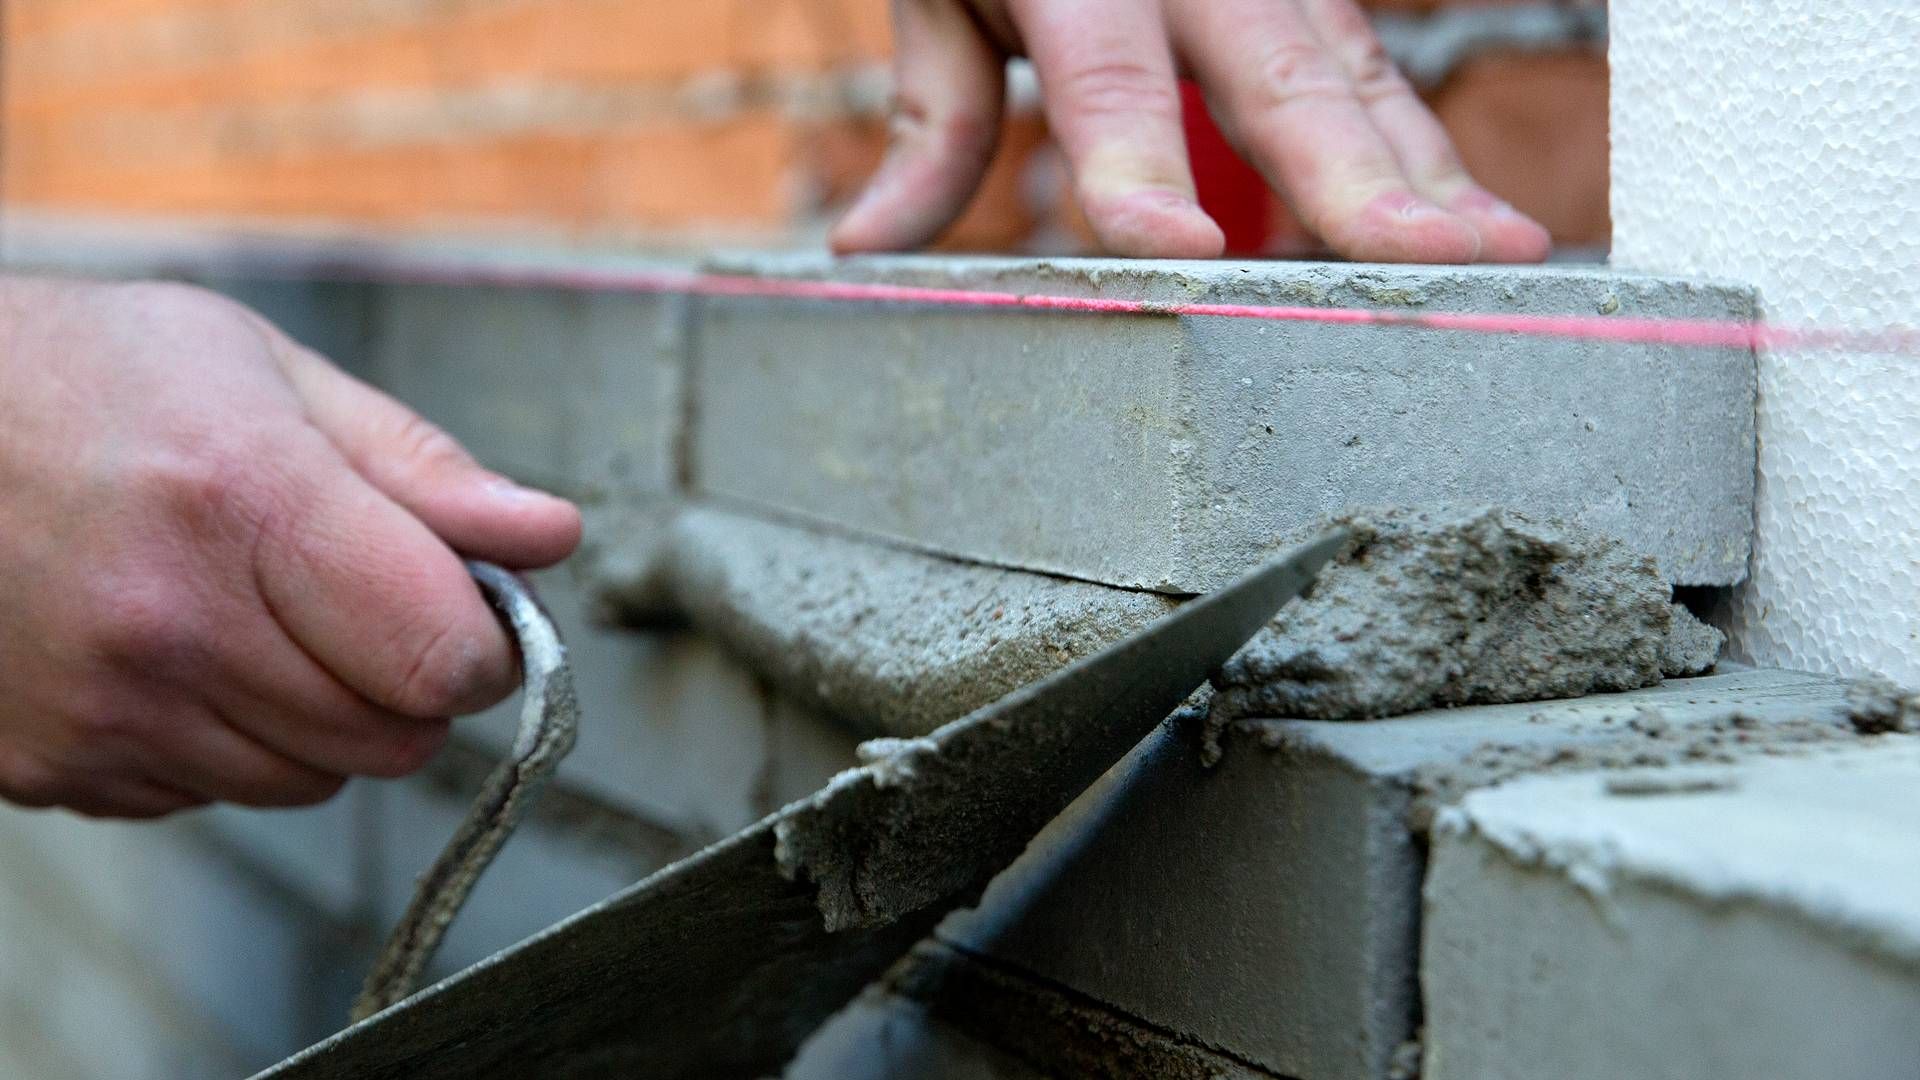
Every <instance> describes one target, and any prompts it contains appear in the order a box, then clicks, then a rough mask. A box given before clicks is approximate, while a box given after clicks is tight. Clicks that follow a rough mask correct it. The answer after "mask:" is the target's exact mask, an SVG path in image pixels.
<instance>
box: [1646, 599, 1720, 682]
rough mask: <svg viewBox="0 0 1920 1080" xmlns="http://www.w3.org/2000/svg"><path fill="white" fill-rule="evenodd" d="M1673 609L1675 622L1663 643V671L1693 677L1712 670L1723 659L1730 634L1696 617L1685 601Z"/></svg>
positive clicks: (1663, 673) (1661, 671) (1665, 673)
mask: <svg viewBox="0 0 1920 1080" xmlns="http://www.w3.org/2000/svg"><path fill="white" fill-rule="evenodd" d="M1672 610H1673V624H1672V626H1671V628H1670V629H1668V631H1667V636H1666V639H1665V640H1664V641H1662V642H1661V643H1660V674H1662V675H1664V676H1666V677H1667V678H1669V679H1690V678H1693V677H1694V676H1696V675H1705V674H1706V673H1708V672H1710V671H1712V670H1713V668H1714V665H1716V664H1718V663H1719V662H1720V650H1721V649H1723V648H1725V647H1726V644H1727V635H1725V634H1723V633H1721V632H1720V631H1719V630H1718V629H1716V628H1715V627H1712V626H1709V625H1707V624H1706V623H1704V622H1701V621H1700V620H1699V619H1697V618H1695V617H1694V614H1693V612H1691V611H1688V610H1687V609H1686V608H1685V607H1684V606H1683V605H1680V604H1674V605H1673V607H1672Z"/></svg>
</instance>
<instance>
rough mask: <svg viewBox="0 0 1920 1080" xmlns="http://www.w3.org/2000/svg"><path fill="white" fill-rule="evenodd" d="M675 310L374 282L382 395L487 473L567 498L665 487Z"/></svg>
mask: <svg viewBox="0 0 1920 1080" xmlns="http://www.w3.org/2000/svg"><path fill="white" fill-rule="evenodd" d="M681 303H682V302H681V301H680V300H678V299H676V298H672V297H657V296H631V295H620V294H614V293H592V292H580V291H577V290H559V289H529V288H511V287H491V286H481V285H460V286H454V285H406V284H399V285H387V286H384V287H382V289H381V299H380V302H379V306H378V312H377V316H376V319H375V327H374V330H373V332H372V334H373V344H372V346H371V349H372V354H373V357H374V360H373V370H374V372H375V374H376V376H377V378H378V379H379V380H380V381H381V383H382V384H383V386H384V388H385V389H387V390H388V391H390V392H391V393H393V394H394V395H396V396H398V397H400V398H401V399H402V400H404V401H406V402H407V403H408V404H410V405H412V406H413V407H414V408H416V409H418V410H420V411H421V412H422V413H424V414H425V415H426V416H427V417H428V419H431V420H433V421H435V422H437V423H439V424H440V425H441V426H443V427H445V428H446V429H447V430H448V431H449V432H450V433H451V434H452V435H453V436H454V437H455V438H458V439H459V440H460V441H461V442H462V443H464V444H465V445H466V446H467V448H468V449H470V450H472V451H473V452H474V454H475V455H476V456H478V457H479V458H480V459H481V460H482V461H484V462H486V463H487V464H488V465H490V466H492V467H494V468H496V469H499V470H501V471H503V472H506V473H508V474H509V475H512V476H514V477H516V478H517V479H520V480H523V481H525V482H528V483H534V484H541V485H545V486H547V487H550V488H553V489H555V490H558V491H561V492H563V493H566V494H570V495H576V496H579V495H600V494H605V493H608V492H622V493H645V492H658V491H663V490H666V489H668V488H670V487H671V486H672V485H673V483H674V479H675V472H676V467H675V465H674V453H675V441H676V439H677V437H678V432H679V424H680V414H681V411H682V402H681V396H680V395H681V388H682V384H681V374H682V363H681V360H682V356H683V350H682V349H681V348H680V345H681V341H680V338H681V330H682V327H683V325H684V324H683V321H682V318H681Z"/></svg>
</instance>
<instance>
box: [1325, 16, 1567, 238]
mask: <svg viewBox="0 0 1920 1080" xmlns="http://www.w3.org/2000/svg"><path fill="white" fill-rule="evenodd" d="M1299 3H1300V9H1301V11H1302V12H1303V13H1304V14H1305V16H1306V20H1307V22H1308V23H1309V24H1310V25H1311V26H1312V28H1313V31H1314V33H1315V34H1316V36H1318V37H1319V39H1320V40H1321V41H1322V42H1323V43H1324V44H1325V47H1326V48H1327V50H1328V51H1329V52H1330V53H1331V54H1332V55H1333V56H1334V57H1335V59H1336V60H1338V62H1339V63H1340V66H1341V69H1342V71H1344V72H1345V74H1346V76H1347V80H1348V82H1349V83H1350V84H1351V85H1352V87H1353V89H1354V96H1355V98H1356V99H1357V100H1359V101H1360V102H1361V104H1362V105H1363V106H1364V107H1365V109H1366V111H1367V116H1368V118H1369V119H1370V120H1371V121H1372V122H1373V126H1374V128H1375V129H1376V130H1378V131H1379V132H1380V134H1381V136H1382V137H1383V138H1384V139H1385V140H1386V142H1387V144H1388V145H1389V146H1391V147H1392V149H1393V153H1394V156H1395V158H1396V159H1397V160H1398V161H1399V163H1400V167H1401V170H1402V172H1403V173H1404V174H1405V176H1406V177H1407V179H1408V181H1409V182H1410V183H1411V185H1412V187H1413V189H1414V191H1415V192H1417V193H1418V194H1420V195H1421V196H1423V197H1424V198H1426V199H1427V200H1429V201H1430V202H1432V203H1434V204H1435V205H1437V206H1440V207H1442V208H1444V209H1446V210H1448V211H1451V212H1452V213H1454V214H1457V215H1458V216H1460V217H1461V218H1463V219H1464V220H1466V222H1467V223H1468V224H1470V225H1472V226H1473V228H1474V230H1475V231H1476V232H1477V233H1479V236H1480V252H1479V258H1480V259H1481V260H1482V261H1486V262H1539V261H1540V260H1541V259H1544V258H1546V256H1547V251H1548V249H1549V248H1550V247H1551V246H1552V240H1551V238H1550V237H1549V236H1548V235H1547V231H1546V230H1545V229H1543V228H1541V227H1540V225H1539V224H1538V223H1536V222H1534V221H1533V220H1532V219H1531V218H1528V217H1527V216H1526V215H1524V214H1522V213H1520V212H1519V211H1517V210H1515V209H1513V208H1512V207H1511V206H1508V205H1507V204H1506V203H1504V202H1502V201H1501V200H1500V199H1498V198H1496V197H1495V196H1494V195H1493V194H1492V193H1491V192H1489V191H1487V190H1486V189H1485V188H1482V187H1481V186H1480V185H1478V184H1476V183H1474V181H1473V178H1472V177H1471V176H1469V175H1467V170H1466V167H1465V166H1463V165H1462V164H1461V163H1460V157H1459V155H1458V154H1457V153H1455V151H1454V148H1453V141H1452V140H1451V139H1450V138H1448V137H1447V133H1446V129H1445V128H1443V127H1441V126H1440V121H1439V120H1438V119H1436V118H1435V117H1434V115H1433V112H1432V110H1430V109H1428V108H1427V106H1426V103H1425V102H1423V101H1421V100H1420V98H1419V97H1418V96H1417V95H1416V94H1415V93H1414V92H1413V88H1412V87H1411V86H1410V85H1408V83H1407V81H1406V79H1404V78H1402V77H1401V76H1400V73H1399V72H1398V71H1397V70H1395V68H1394V66H1393V63H1392V61H1391V60H1389V59H1388V58H1387V56H1386V54H1385V52H1384V51H1383V50H1382V49H1381V47H1380V42H1379V39H1378V38H1377V37H1376V36H1375V35H1374V33H1373V28H1372V26H1371V25H1370V24H1369V23H1368V22H1367V17H1366V15H1365V14H1364V13H1363V12H1362V11H1361V10H1360V9H1359V8H1358V7H1356V6H1354V4H1353V3H1352V0H1299Z"/></svg>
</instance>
